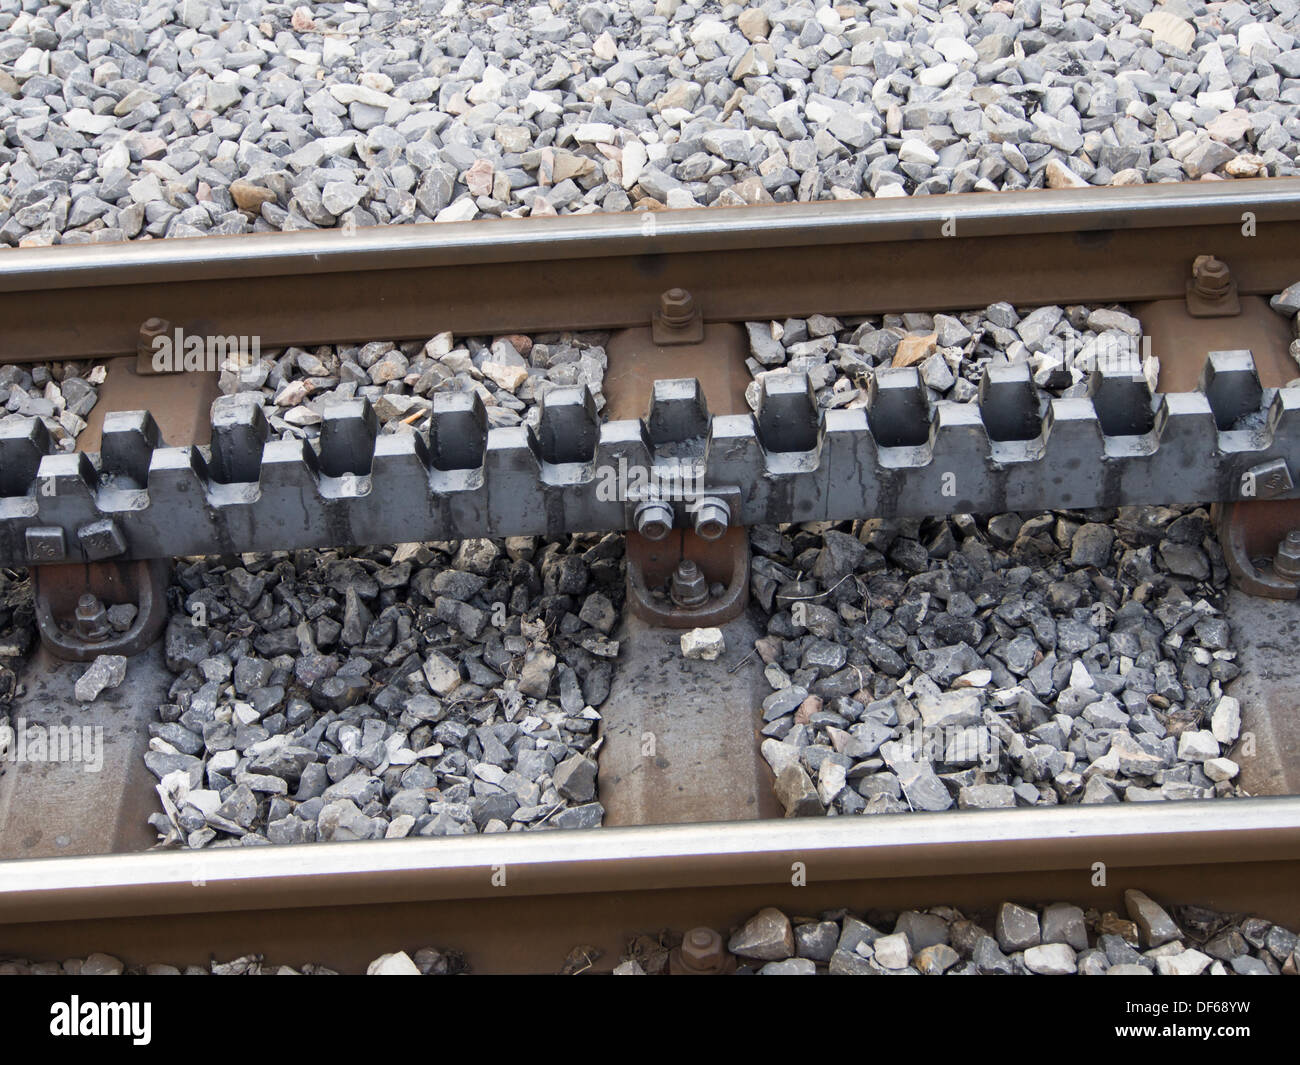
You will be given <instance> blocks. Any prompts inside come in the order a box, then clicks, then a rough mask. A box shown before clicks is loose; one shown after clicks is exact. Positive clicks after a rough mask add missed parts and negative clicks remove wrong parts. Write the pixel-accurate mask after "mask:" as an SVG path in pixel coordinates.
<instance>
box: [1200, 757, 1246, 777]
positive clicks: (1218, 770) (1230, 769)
mask: <svg viewBox="0 0 1300 1065" xmlns="http://www.w3.org/2000/svg"><path fill="white" fill-rule="evenodd" d="M1201 768H1202V769H1204V770H1205V775H1206V776H1207V777H1209V778H1210V779H1211V780H1214V781H1223V780H1231V779H1232V778H1233V777H1235V776H1236V775H1237V774H1238V773H1240V772H1241V766H1239V765H1237V763H1236V762H1234V761H1233V760H1232V759H1231V758H1207V759H1206V760H1205V764H1204V765H1202V766H1201Z"/></svg>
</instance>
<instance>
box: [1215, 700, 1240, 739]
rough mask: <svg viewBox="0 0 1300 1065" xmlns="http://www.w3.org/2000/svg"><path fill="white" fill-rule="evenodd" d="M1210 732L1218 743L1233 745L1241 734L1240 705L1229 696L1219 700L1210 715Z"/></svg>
mask: <svg viewBox="0 0 1300 1065" xmlns="http://www.w3.org/2000/svg"><path fill="white" fill-rule="evenodd" d="M1210 731H1211V732H1212V733H1213V734H1214V738H1215V739H1216V740H1218V741H1219V742H1220V743H1224V744H1227V743H1235V742H1236V741H1237V737H1238V736H1239V735H1240V734H1241V703H1240V701H1238V700H1237V699H1235V698H1233V697H1232V696H1231V695H1225V696H1224V697H1223V698H1222V699H1220V700H1219V703H1218V705H1217V706H1216V707H1215V708H1214V713H1213V714H1211V715H1210Z"/></svg>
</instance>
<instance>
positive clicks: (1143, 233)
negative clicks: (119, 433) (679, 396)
mask: <svg viewBox="0 0 1300 1065" xmlns="http://www.w3.org/2000/svg"><path fill="white" fill-rule="evenodd" d="M1247 213H1248V214H1250V215H1251V216H1253V218H1254V220H1255V223H1256V227H1257V228H1256V230H1255V235H1254V236H1249V237H1248V236H1246V235H1244V234H1243V232H1242V230H1243V228H1244V227H1243V216H1244V215H1246V214H1247ZM949 234H951V235H949ZM1297 247H1300V181H1297V180H1296V179H1294V178H1277V179H1264V180H1254V181H1231V182H1201V183H1188V184H1178V185H1168V184H1155V185H1145V186H1139V187H1136V188H1126V189H1074V190H1052V191H1041V190H1032V191H1023V192H1007V193H970V194H961V195H953V196H943V197H917V198H915V199H911V198H909V199H897V200H893V199H886V200H855V201H847V202H826V203H812V204H789V205H777V206H767V207H738V208H726V209H700V210H694V211H666V212H658V213H655V214H649V213H641V214H621V215H588V216H578V217H560V218H551V219H544V218H543V219H518V220H501V221H490V222H489V221H475V222H468V223H447V224H435V223H430V224H427V225H413V226H389V227H378V228H375V229H369V230H360V231H357V232H352V233H345V232H341V231H334V230H330V231H312V232H297V233H274V234H257V235H248V236H233V237H204V238H198V239H193V240H189V239H183V240H167V241H139V242H133V243H127V244H119V245H83V246H76V247H68V248H64V247H52V248H32V249H22V250H19V251H16V252H13V253H10V254H8V255H5V256H4V257H3V260H2V261H0V320H2V321H4V322H5V330H4V332H3V334H2V335H0V361H24V360H29V361H32V360H43V359H48V358H50V357H52V356H53V357H57V358H73V357H86V356H101V355H124V354H129V353H134V352H135V351H136V347H137V342H138V338H139V328H140V324H141V323H142V322H143V321H145V320H146V319H148V318H151V317H161V318H165V319H167V320H168V321H169V322H171V323H173V324H174V325H175V326H176V327H178V328H182V329H184V330H185V331H186V332H187V333H190V334H195V335H249V336H252V335H256V336H260V338H261V342H262V345H263V346H264V347H271V346H280V345H284V344H289V343H295V344H307V343H339V342H344V341H362V340H370V339H374V338H377V337H385V338H391V339H394V340H396V339H404V338H418V337H427V336H431V335H433V333H435V332H440V331H443V330H452V331H453V332H457V333H462V334H471V335H473V334H477V333H488V332H527V331H530V330H531V331H544V330H552V329H608V328H619V327H626V326H639V325H643V324H645V323H647V322H649V321H650V318H651V315H652V314H653V312H654V310H655V308H656V307H657V306H658V300H659V295H660V293H662V292H663V291H664V290H665V289H667V288H671V287H682V288H686V289H688V290H691V291H693V292H695V293H696V294H697V296H699V298H700V302H701V308H702V311H703V314H704V317H705V319H706V320H708V321H742V320H745V319H757V318H762V317H764V316H772V317H784V316H787V315H807V314H810V313H814V312H819V313H825V314H875V313H884V312H890V311H898V310H905V309H906V310H953V309H959V308H965V307H982V306H986V305H988V304H989V303H992V302H994V301H995V300H1010V301H1011V302H1013V303H1052V302H1055V303H1064V302H1070V301H1077V302H1094V301H1097V302H1100V301H1108V300H1120V301H1133V300H1155V299H1182V298H1183V297H1184V295H1185V291H1186V278H1187V272H1188V269H1189V267H1190V264H1191V262H1192V261H1193V259H1194V258H1195V257H1196V256H1197V255H1199V254H1202V253H1203V252H1205V251H1207V250H1208V251H1213V252H1214V254H1216V255H1218V256H1219V257H1221V258H1223V259H1225V260H1226V261H1228V262H1229V263H1230V264H1232V268H1233V273H1234V277H1235V279H1236V281H1237V285H1238V289H1239V291H1240V292H1242V293H1243V294H1248V293H1255V294H1265V295H1268V294H1272V293H1274V292H1278V291H1281V289H1282V288H1284V287H1285V286H1286V285H1288V284H1290V283H1292V282H1293V281H1294V280H1295V267H1296V256H1297V251H1296V249H1297ZM954 263H959V264H961V267H962V268H961V270H960V271H958V272H954V271H953V270H952V265H953V264H954ZM69 290H75V291H76V298H75V301H74V302H71V303H70V301H69V300H68V291H69ZM503 291H505V292H509V293H510V299H509V300H505V301H503V300H501V299H500V298H499V297H498V295H497V294H498V293H500V292H503ZM706 293H707V298H705V297H704V295H703V294H706Z"/></svg>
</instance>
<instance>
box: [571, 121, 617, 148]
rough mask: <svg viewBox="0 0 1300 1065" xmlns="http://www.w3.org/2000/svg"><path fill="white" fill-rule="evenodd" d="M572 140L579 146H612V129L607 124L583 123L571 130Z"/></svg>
mask: <svg viewBox="0 0 1300 1065" xmlns="http://www.w3.org/2000/svg"><path fill="white" fill-rule="evenodd" d="M573 139H574V140H575V141H577V142H578V143H579V144H613V143H614V127H613V126H611V125H610V124H609V123H608V122H584V123H582V124H581V125H580V126H575V127H574V128H573Z"/></svg>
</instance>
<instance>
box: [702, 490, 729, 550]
mask: <svg viewBox="0 0 1300 1065" xmlns="http://www.w3.org/2000/svg"><path fill="white" fill-rule="evenodd" d="M730 524H731V508H730V507H729V506H727V504H726V503H724V502H723V501H722V500H721V499H719V498H718V497H717V496H705V497H704V498H703V499H702V500H700V503H699V505H698V506H697V507H696V508H695V534H696V535H697V536H698V537H700V539H702V540H721V539H722V537H723V536H725V535H726V533H727V526H728V525H730Z"/></svg>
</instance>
